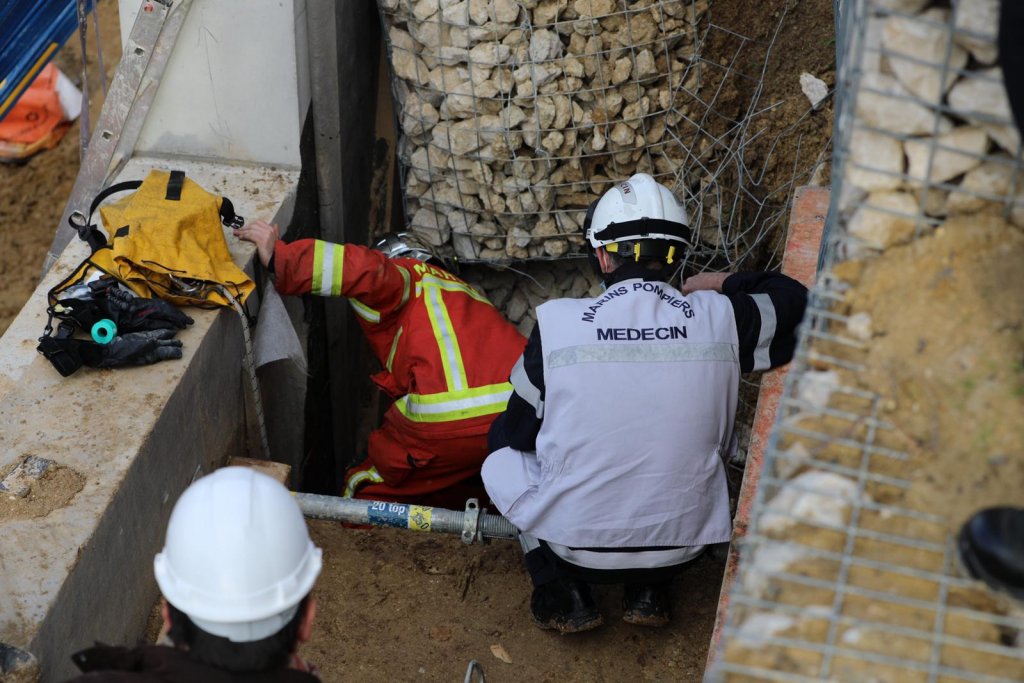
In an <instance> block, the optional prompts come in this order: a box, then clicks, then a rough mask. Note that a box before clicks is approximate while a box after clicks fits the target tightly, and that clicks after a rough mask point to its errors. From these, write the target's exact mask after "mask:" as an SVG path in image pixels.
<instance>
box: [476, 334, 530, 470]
mask: <svg viewBox="0 0 1024 683" xmlns="http://www.w3.org/2000/svg"><path fill="white" fill-rule="evenodd" d="M509 379H510V381H511V382H512V396H510V397H509V399H508V406H507V407H506V408H505V412H503V413H502V414H501V415H498V417H496V418H495V419H494V422H492V423H491V429H490V431H489V432H488V433H487V448H488V450H489V451H490V452H491V453H493V452H494V451H496V450H498V449H499V448H505V447H506V446H511V447H512V448H515V449H518V450H521V451H534V450H536V449H537V433H538V432H539V431H540V424H541V422H542V421H543V417H544V353H543V351H542V350H541V346H540V327H539V326H535V327H534V328H533V332H531V333H530V339H529V340H528V341H527V342H526V348H525V349H524V350H523V355H522V357H521V358H520V359H519V361H518V362H517V363H516V366H515V367H514V368H512V376H511V377H510V378H509Z"/></svg>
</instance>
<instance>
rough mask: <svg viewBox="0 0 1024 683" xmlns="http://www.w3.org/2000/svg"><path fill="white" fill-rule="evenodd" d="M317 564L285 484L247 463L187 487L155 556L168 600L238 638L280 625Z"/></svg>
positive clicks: (199, 622)
mask: <svg viewBox="0 0 1024 683" xmlns="http://www.w3.org/2000/svg"><path fill="white" fill-rule="evenodd" d="M320 566H321V552H320V549H319V548H317V547H316V546H315V545H313V542H312V541H310V540H309V531H308V530H307V529H306V521H305V519H303V517H302V511H301V510H300V509H299V506H298V504H297V503H296V502H295V499H294V498H292V495H291V494H290V493H289V492H288V489H286V488H285V487H284V486H282V485H281V484H279V483H278V482H277V481H275V480H274V479H272V478H271V477H268V476H267V475H265V474H261V473H260V472H257V471H256V470H254V469H252V468H249V467H225V468H224V469H220V470H217V471H216V472H214V473H213V474H210V475H209V476H206V477H203V478H202V479H199V480H198V481H196V482H195V483H193V484H192V485H191V486H189V487H188V488H187V489H186V490H185V492H184V493H183V494H182V495H181V498H179V499H178V502H177V504H175V506H174V510H173V511H172V512H171V519H170V522H168V524H167V541H166V544H165V545H164V549H163V551H162V552H160V553H158V554H157V556H156V558H154V560H153V570H154V572H155V574H156V582H157V584H158V585H159V586H160V590H161V591H162V592H163V595H164V597H165V598H166V599H167V601H168V602H169V603H171V604H172V605H174V606H175V607H176V608H177V609H179V610H181V611H182V612H184V613H185V614H187V615H188V617H189V619H191V620H192V622H193V623H195V625H196V626H198V627H199V628H201V629H202V630H204V631H206V632H207V633H211V634H213V635H216V636H221V637H222V638H227V639H229V640H232V641H234V642H242V643H244V642H252V641H255V640H262V639H263V638H266V637H268V636H270V635H273V634H274V633H277V632H278V631H280V630H281V629H282V628H284V626H285V625H286V624H287V623H288V622H289V621H290V620H291V619H292V618H293V617H294V616H295V612H296V610H297V609H298V605H299V603H300V602H301V601H302V599H303V598H304V597H305V596H306V595H308V594H309V592H310V590H312V588H313V584H314V583H315V582H316V578H317V576H318V575H319V574H320Z"/></svg>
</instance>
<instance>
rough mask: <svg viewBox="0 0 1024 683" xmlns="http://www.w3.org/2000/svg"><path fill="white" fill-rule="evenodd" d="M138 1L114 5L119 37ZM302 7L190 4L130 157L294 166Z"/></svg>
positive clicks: (300, 101) (212, 0) (304, 84)
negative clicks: (119, 28)
mask: <svg viewBox="0 0 1024 683" xmlns="http://www.w3.org/2000/svg"><path fill="white" fill-rule="evenodd" d="M142 5H143V3H141V2H140V1H139V0H121V2H120V18H121V39H122V43H124V44H127V42H128V41H127V37H128V35H129V34H130V33H131V27H132V25H133V24H134V22H135V17H136V15H137V13H138V11H139V8H140V7H141V6H142ZM305 13H306V2H305V0H289V1H285V2H282V1H280V0H192V6H191V9H190V10H189V13H188V17H187V18H186V19H185V22H184V24H183V25H182V27H181V31H180V33H179V36H178V41H177V43H176V44H175V49H174V51H173V52H172V53H171V59H170V62H169V63H168V66H167V70H166V71H165V73H164V76H163V79H162V81H161V83H160V90H159V91H158V92H157V95H156V98H155V99H154V101H153V106H152V110H151V111H150V114H149V116H148V117H147V118H146V124H145V126H144V127H143V129H142V133H141V135H140V137H139V141H138V143H137V144H136V153H138V154H147V155H158V156H159V155H189V156H196V157H204V158H214V159H221V160H224V159H235V160H239V161H245V162H256V163H265V164H275V165H280V166H287V167H292V168H297V167H298V166H299V165H300V158H299V137H300V134H301V129H302V122H303V120H304V119H305V116H306V109H307V108H308V106H309V66H308V60H307V59H306V55H307V45H306V18H305Z"/></svg>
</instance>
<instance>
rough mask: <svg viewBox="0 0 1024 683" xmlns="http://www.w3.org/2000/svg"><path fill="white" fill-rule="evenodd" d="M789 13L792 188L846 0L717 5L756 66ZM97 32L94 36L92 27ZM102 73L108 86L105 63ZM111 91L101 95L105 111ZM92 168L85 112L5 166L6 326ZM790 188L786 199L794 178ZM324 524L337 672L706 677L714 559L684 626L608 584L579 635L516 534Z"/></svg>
mask: <svg viewBox="0 0 1024 683" xmlns="http://www.w3.org/2000/svg"><path fill="white" fill-rule="evenodd" d="M786 8H788V9H787V10H786V11H787V14H786V21H785V22H784V23H783V24H782V27H783V30H782V31H780V33H779V35H778V36H777V37H776V38H775V44H774V47H773V48H772V55H774V57H772V58H771V60H770V61H769V65H770V68H769V69H768V70H767V72H766V79H765V81H764V90H763V92H762V94H761V100H760V101H761V103H762V106H763V105H766V104H769V103H775V102H779V103H781V104H780V106H779V107H778V108H777V110H776V111H777V114H775V115H773V116H777V119H774V118H773V119H772V121H773V123H772V124H771V125H772V131H771V135H767V134H766V138H765V139H766V140H767V139H769V138H770V137H777V136H778V135H780V134H781V133H782V132H783V131H785V130H788V129H789V127H790V126H796V127H797V129H796V130H798V131H799V134H798V135H787V136H785V137H784V138H782V139H781V141H780V142H779V144H778V145H777V146H776V147H774V148H772V149H769V148H767V147H765V148H761V147H759V146H758V145H751V146H750V150H751V151H750V153H751V154H753V155H762V156H763V157H764V158H765V159H769V158H770V163H769V164H768V167H767V168H766V169H765V174H764V176H763V179H762V182H763V184H764V186H765V187H766V188H776V187H779V186H781V185H785V183H786V182H788V181H790V180H791V179H792V178H793V176H794V173H793V168H794V167H795V166H801V167H802V166H804V165H806V164H808V163H810V161H813V159H814V158H816V157H817V156H819V155H820V154H821V153H822V151H824V150H826V149H827V147H828V139H829V135H830V131H831V112H830V111H829V109H828V107H826V108H825V109H823V110H821V111H819V112H816V113H815V114H814V115H812V116H811V117H809V118H805V119H803V120H802V121H797V120H796V119H797V118H798V117H799V116H800V115H802V114H803V113H804V112H806V110H807V106H808V103H807V100H806V99H805V98H804V96H803V95H802V93H801V92H800V87H799V76H800V72H801V71H805V70H806V71H810V72H812V73H814V74H815V75H817V76H819V77H820V78H823V79H825V80H826V82H828V83H829V84H830V85H831V84H832V79H833V75H832V73H833V72H832V70H833V68H834V67H833V66H832V65H833V63H834V46H833V45H832V44H831V43H830V42H829V40H830V38H831V36H832V25H833V18H832V3H831V0H802V1H796V2H793V0H765V1H764V2H760V3H757V5H756V11H755V10H754V7H753V6H752V5H751V4H750V3H749V2H747V0H718V1H717V2H715V3H714V5H713V8H712V16H713V21H714V23H715V24H716V25H717V26H719V27H723V28H726V29H729V30H731V31H734V32H736V33H738V34H741V35H743V36H747V37H750V38H752V39H753V40H754V41H755V42H754V43H752V45H753V46H754V48H752V49H751V51H750V52H749V53H748V54H749V55H750V56H749V59H750V60H751V61H750V63H749V64H748V65H747V66H749V67H750V68H751V69H754V67H755V65H757V64H759V63H762V62H763V58H764V54H766V50H767V43H768V41H770V40H771V39H772V37H773V36H774V31H775V29H776V27H778V26H779V17H780V16H781V14H780V13H781V12H782V11H783V10H784V9H786ZM99 11H100V18H101V30H102V34H103V38H104V55H105V67H106V71H107V72H108V74H109V75H110V76H112V75H113V72H114V69H115V68H116V63H117V56H118V54H119V52H120V40H119V34H118V26H117V3H116V2H115V0H99ZM89 35H90V40H92V39H93V34H92V32H91V30H90V34H89ZM722 35H724V34H722ZM713 45H714V43H712V46H713ZM758 51H759V52H758ZM758 54H760V55H761V56H760V57H758V56H757V55H758ZM77 57H78V46H77V37H76V38H75V39H73V44H69V46H68V47H66V48H65V49H64V50H63V51H62V53H61V56H60V60H59V62H58V63H59V65H60V66H61V67H62V68H63V69H64V70H65V72H66V73H67V74H68V76H69V77H71V78H72V79H73V80H76V81H77V80H78V73H79V72H80V66H79V65H77V64H76V60H77ZM89 68H90V70H91V72H92V73H91V74H90V84H91V85H92V86H93V87H95V86H96V84H97V83H98V74H97V73H96V69H97V66H96V63H95V59H94V58H92V59H90V60H89ZM745 71H746V72H748V73H749V70H746V69H745ZM756 72H757V73H759V72H760V69H759V68H757V69H756ZM756 86H757V82H756V81H752V82H749V83H748V82H739V83H738V84H736V86H735V91H734V92H732V93H730V97H731V98H732V99H731V105H730V106H733V107H734V110H732V111H729V112H725V113H726V114H727V115H729V116H739V115H740V114H741V113H742V112H743V111H745V109H746V104H747V103H748V102H749V101H750V98H751V97H752V93H753V90H754V88H755V87H756ZM101 99H102V97H101V96H100V95H98V94H95V93H94V96H93V102H92V104H93V118H92V120H93V121H95V119H96V116H98V114H99V105H100V103H101ZM808 150H813V151H811V152H808ZM809 160H810V161H809ZM78 164H79V125H78V124H77V123H76V124H75V126H74V127H72V128H71V129H70V131H69V132H68V134H67V135H66V136H65V138H64V139H63V140H62V141H61V143H60V144H59V145H58V146H57V148H55V149H53V150H51V151H48V152H44V153H42V154H39V155H38V156H36V157H34V158H32V159H30V160H28V161H27V162H26V163H23V164H19V165H0V272H2V273H3V274H4V278H3V288H4V289H3V291H4V294H5V296H4V297H2V299H0V332H2V331H4V330H5V329H6V328H7V326H8V325H9V323H10V321H11V320H12V319H13V317H14V316H15V315H16V314H17V311H18V310H19V309H20V307H21V305H22V303H23V302H24V301H25V300H26V299H27V298H28V296H29V294H30V293H31V292H32V290H33V289H34V287H35V285H36V282H37V279H38V276H39V274H40V269H41V267H42V263H43V258H44V256H45V254H46V251H47V249H48V248H49V245H50V243H51V241H52V239H53V235H54V232H55V230H56V228H57V221H58V220H59V217H60V215H61V213H62V210H63V207H64V203H65V202H66V200H67V197H68V195H69V193H70V190H71V187H72V185H73V183H74V179H75V177H76V174H77V171H78ZM781 194H782V195H783V197H782V199H781V200H780V201H782V202H783V203H785V202H786V201H788V197H790V196H791V188H786V189H785V190H784V191H783V192H782V193H781ZM776 252H777V250H776ZM774 256H775V257H777V256H778V254H777V253H774ZM310 527H311V531H312V534H313V538H314V541H315V542H316V543H317V544H318V545H320V546H321V547H323V548H324V557H325V566H324V571H323V574H322V576H321V580H320V582H319V584H318V587H317V589H316V597H317V600H318V603H319V611H318V618H317V624H316V628H315V632H314V636H313V640H312V642H310V643H308V644H307V645H306V646H305V647H304V648H303V650H302V654H303V655H304V656H306V657H307V658H308V659H310V660H312V661H314V662H315V663H316V664H318V665H319V666H320V669H321V673H322V675H323V678H324V680H327V681H340V680H349V681H394V680H401V681H420V680H422V681H457V680H458V681H461V680H462V678H463V676H464V674H465V672H466V667H467V665H468V663H469V661H470V660H474V659H475V660H478V661H479V662H481V663H482V664H483V665H484V667H485V670H486V674H487V679H488V680H489V681H498V682H499V683H500V681H524V680H525V681H623V680H630V679H642V680H650V681H699V680H700V679H701V678H702V675H703V670H704V664H705V658H706V655H707V648H708V643H709V640H710V636H711V630H712V626H713V623H714V618H715V612H716V609H717V603H718V593H719V586H720V583H721V576H722V571H723V566H722V563H721V562H719V561H716V560H714V559H712V558H710V557H705V558H702V559H701V560H699V561H698V562H697V563H696V564H695V566H693V567H692V568H691V569H690V570H689V571H688V572H687V573H686V574H685V575H683V576H681V577H680V578H679V580H678V581H677V582H676V584H675V588H674V594H673V605H672V606H673V610H674V615H675V618H674V620H673V623H672V625H671V626H670V627H668V628H666V629H663V630H646V629H641V628H638V627H633V626H629V625H627V624H624V623H623V622H622V621H621V620H620V616H621V607H620V605H619V603H620V600H621V593H620V592H619V591H620V590H621V589H619V588H617V587H614V586H608V587H600V586H599V587H596V596H597V599H598V602H599V604H600V606H601V608H602V611H603V613H604V615H605V622H606V623H605V626H603V627H602V628H600V629H598V630H596V631H594V632H591V633H588V634H582V635H580V636H577V637H564V636H559V635H557V634H552V633H550V632H544V631H540V630H539V629H537V628H536V627H535V626H534V625H533V624H532V621H531V619H530V616H529V595H530V586H529V578H528V576H527V574H526V572H525V568H524V567H523V565H522V558H521V552H520V550H519V548H518V545H517V544H512V543H502V542H495V543H493V544H490V545H487V546H482V547H481V546H464V545H462V544H461V542H460V541H459V540H458V539H457V538H455V537H439V536H421V535H419V534H413V533H412V532H406V531H398V530H392V529H375V530H354V529H345V528H342V527H341V526H339V525H337V524H331V523H325V522H313V523H311V525H310ZM83 628H87V625H83Z"/></svg>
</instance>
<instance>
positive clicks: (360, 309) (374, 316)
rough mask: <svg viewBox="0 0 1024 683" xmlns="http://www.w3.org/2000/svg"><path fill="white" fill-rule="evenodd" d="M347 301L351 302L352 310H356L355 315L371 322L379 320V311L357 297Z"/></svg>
mask: <svg viewBox="0 0 1024 683" xmlns="http://www.w3.org/2000/svg"><path fill="white" fill-rule="evenodd" d="M348 302H349V303H350V304H352V310H354V311H355V312H356V315H358V316H359V317H360V318H362V319H363V320H365V321H367V322H371V323H379V322H380V313H379V312H378V311H375V310H373V309H372V308H370V307H369V306H367V305H366V304H364V303H363V302H362V301H359V300H358V299H349V300H348Z"/></svg>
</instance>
